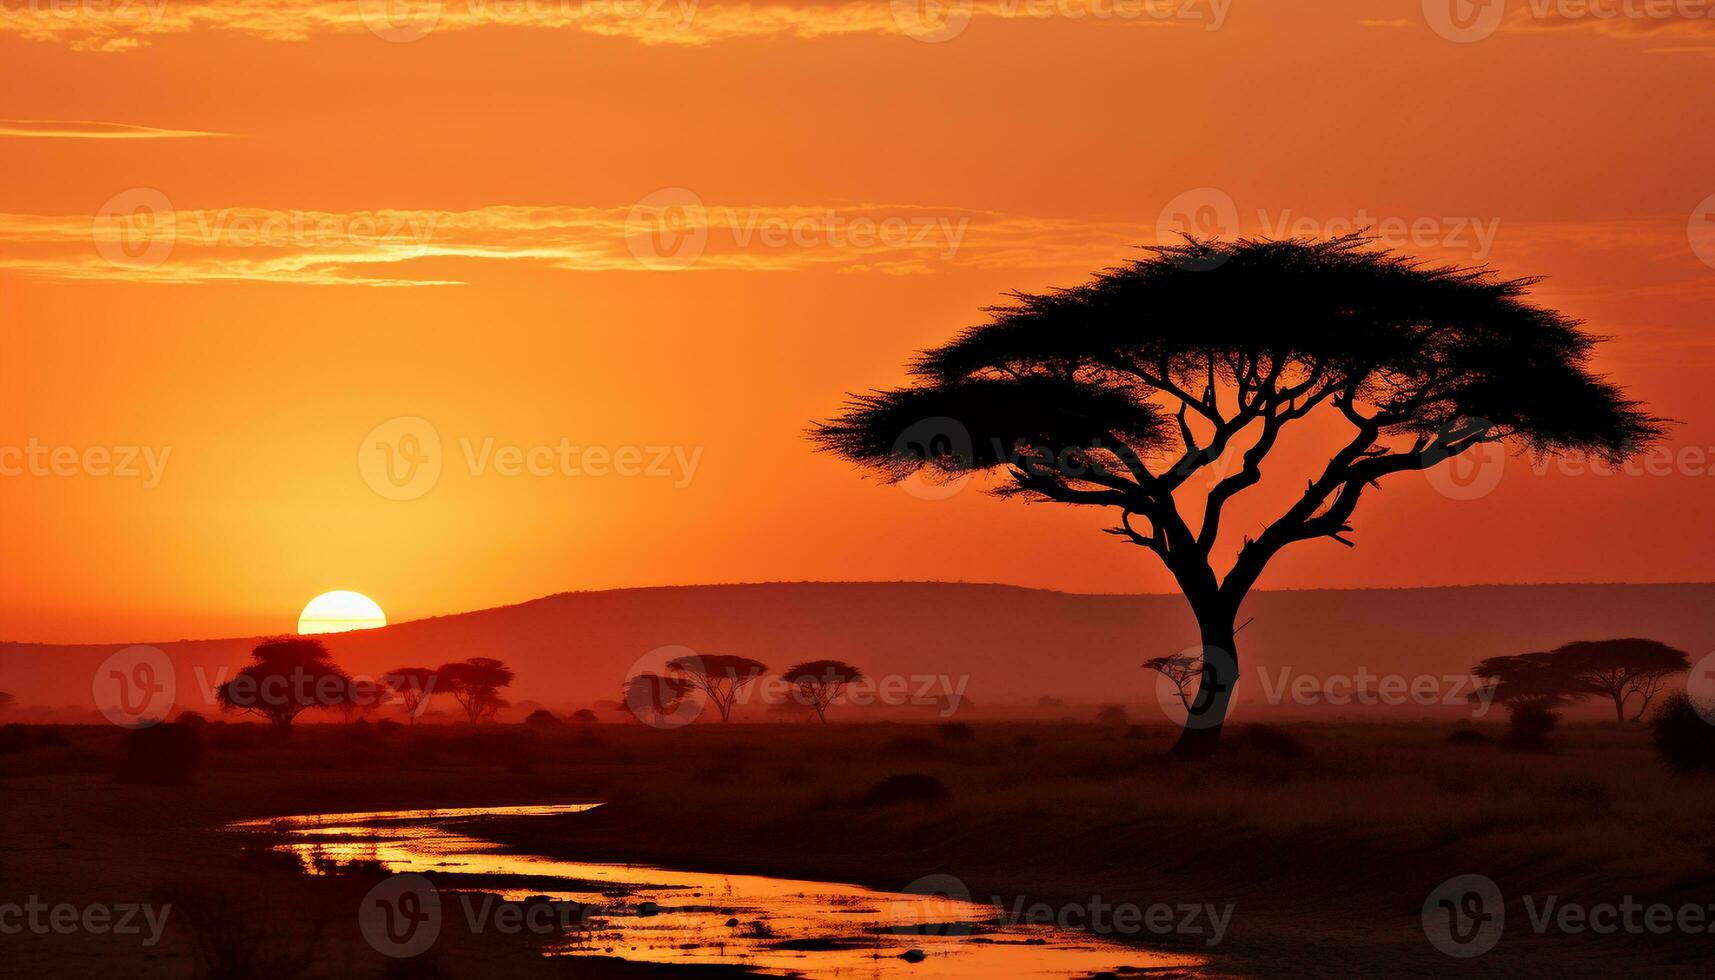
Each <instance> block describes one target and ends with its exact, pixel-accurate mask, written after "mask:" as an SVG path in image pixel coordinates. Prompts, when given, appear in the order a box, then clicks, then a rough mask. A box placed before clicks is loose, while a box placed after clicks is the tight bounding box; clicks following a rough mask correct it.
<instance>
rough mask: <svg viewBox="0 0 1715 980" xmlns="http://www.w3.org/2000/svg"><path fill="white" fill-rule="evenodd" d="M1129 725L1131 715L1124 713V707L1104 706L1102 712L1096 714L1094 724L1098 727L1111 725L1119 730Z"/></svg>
mask: <svg viewBox="0 0 1715 980" xmlns="http://www.w3.org/2000/svg"><path fill="white" fill-rule="evenodd" d="M1130 723H1131V715H1130V714H1128V713H1127V712H1126V710H1125V706H1124V705H1119V704H1109V705H1104V706H1103V707H1102V710H1100V711H1098V712H1096V724H1098V725H1111V726H1113V727H1115V728H1119V727H1122V726H1124V725H1129V724H1130Z"/></svg>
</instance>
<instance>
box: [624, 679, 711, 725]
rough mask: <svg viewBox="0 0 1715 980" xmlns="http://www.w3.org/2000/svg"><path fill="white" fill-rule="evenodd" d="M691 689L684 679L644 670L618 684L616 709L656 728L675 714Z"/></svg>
mask: <svg viewBox="0 0 1715 980" xmlns="http://www.w3.org/2000/svg"><path fill="white" fill-rule="evenodd" d="M693 690H695V686H694V685H693V684H692V683H691V682H690V680H689V679H687V678H684V677H678V676H674V675H671V674H669V675H667V676H662V675H661V674H657V673H655V672H654V671H647V670H646V671H644V672H643V673H641V674H638V675H637V676H635V677H628V678H626V680H625V683H624V684H622V685H620V688H619V710H621V711H623V712H625V713H626V714H629V715H630V716H631V717H633V718H636V719H637V720H638V721H641V722H643V723H644V724H647V725H658V724H660V723H661V722H662V721H663V720H666V719H670V718H672V716H674V715H675V714H677V713H678V710H679V707H680V705H682V704H683V703H684V701H685V698H687V697H689V696H690V693H691V692H692V691H693Z"/></svg>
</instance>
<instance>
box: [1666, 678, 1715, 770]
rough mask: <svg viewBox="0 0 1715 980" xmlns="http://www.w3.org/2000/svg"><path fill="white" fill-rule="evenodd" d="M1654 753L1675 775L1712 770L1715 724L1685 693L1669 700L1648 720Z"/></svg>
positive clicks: (1714, 764)
mask: <svg viewBox="0 0 1715 980" xmlns="http://www.w3.org/2000/svg"><path fill="white" fill-rule="evenodd" d="M1650 740H1651V741H1652V742H1653V743H1655V751H1656V754H1657V755H1659V756H1661V761H1662V762H1664V763H1666V764H1667V766H1668V768H1670V769H1672V770H1674V771H1675V772H1684V773H1689V772H1696V771H1697V770H1699V769H1715V724H1710V723H1709V722H1707V721H1705V720H1704V718H1703V715H1702V714H1700V713H1699V712H1698V710H1697V705H1696V704H1694V703H1692V701H1691V698H1689V697H1687V696H1686V695H1684V694H1675V695H1673V696H1672V697H1669V698H1668V699H1667V700H1666V701H1665V702H1663V703H1662V706H1661V707H1660V708H1658V709H1657V710H1656V713H1655V716H1654V717H1652V718H1651V719H1650Z"/></svg>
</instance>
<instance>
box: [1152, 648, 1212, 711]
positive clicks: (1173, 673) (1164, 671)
mask: <svg viewBox="0 0 1715 980" xmlns="http://www.w3.org/2000/svg"><path fill="white" fill-rule="evenodd" d="M1143 667H1144V669H1145V670H1153V671H1155V672H1156V673H1158V674H1160V675H1161V676H1163V677H1165V678H1167V679H1168V680H1169V681H1171V682H1172V684H1173V690H1174V691H1175V692H1176V693H1178V695H1179V703H1181V704H1183V705H1184V706H1185V710H1186V711H1190V710H1191V695H1190V694H1189V693H1188V691H1187V690H1186V689H1187V688H1188V687H1189V686H1190V684H1191V682H1192V681H1194V680H1197V679H1198V678H1200V677H1202V676H1203V658H1202V657H1193V656H1190V655H1188V654H1183V653H1176V654H1174V655H1173V656H1171V657H1151V658H1150V659H1148V660H1145V661H1144V662H1143Z"/></svg>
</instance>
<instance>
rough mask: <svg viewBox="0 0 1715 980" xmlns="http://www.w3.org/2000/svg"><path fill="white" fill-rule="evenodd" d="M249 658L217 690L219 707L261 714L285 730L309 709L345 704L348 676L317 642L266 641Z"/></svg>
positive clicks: (311, 639) (302, 639)
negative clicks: (246, 662)
mask: <svg viewBox="0 0 1715 980" xmlns="http://www.w3.org/2000/svg"><path fill="white" fill-rule="evenodd" d="M250 658H251V660H253V661H254V663H251V664H249V665H248V666H246V667H244V668H243V669H242V670H240V671H239V672H238V673H237V674H236V675H234V676H233V678H232V679H231V680H229V681H226V682H225V683H223V684H221V685H220V686H219V687H217V688H216V689H215V692H214V694H215V700H216V701H217V702H219V704H220V706H221V708H223V709H225V710H228V711H234V710H236V711H249V712H252V713H254V714H258V715H261V716H262V717H264V718H267V719H268V720H269V722H271V723H272V724H273V725H274V727H275V728H276V729H282V730H284V729H287V728H289V727H291V724H292V720H293V719H295V718H296V717H297V716H298V715H300V714H302V713H303V712H304V711H306V710H308V709H310V708H337V707H340V706H341V705H343V704H346V703H349V700H350V698H351V689H350V688H351V677H350V676H349V675H348V674H346V672H345V671H343V670H341V669H340V668H339V666H338V665H337V664H335V663H334V662H333V654H332V653H331V652H330V651H329V650H328V648H327V646H326V645H325V644H323V643H322V641H321V640H319V639H316V638H314V637H304V636H282V637H275V638H273V639H268V640H264V641H262V642H261V643H259V644H257V645H256V647H255V649H253V650H251V651H250Z"/></svg>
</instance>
